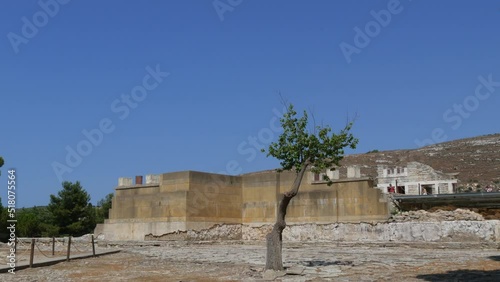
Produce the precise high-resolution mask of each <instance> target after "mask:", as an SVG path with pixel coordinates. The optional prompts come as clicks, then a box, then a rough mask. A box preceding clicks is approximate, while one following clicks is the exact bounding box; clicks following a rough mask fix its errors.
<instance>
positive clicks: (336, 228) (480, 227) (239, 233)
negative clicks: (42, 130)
mask: <svg viewBox="0 0 500 282" xmlns="http://www.w3.org/2000/svg"><path fill="white" fill-rule="evenodd" d="M136 228H137V227H136ZM271 229H272V224H261V225H258V224H253V225H248V224H243V225H241V224H216V225H213V226H212V227H210V228H207V229H200V230H187V231H186V230H178V231H169V232H165V233H146V235H142V236H140V238H139V237H137V238H128V236H126V234H121V236H102V237H100V238H99V239H104V240H109V241H114V240H136V241H143V240H146V241H169V240H188V241H214V240H216V241H219V240H244V241H264V240H265V238H266V235H267V234H268V233H269V232H270V231H271ZM136 231H139V230H136ZM142 232H143V233H142V234H145V233H144V232H145V230H143V231H142ZM137 233H138V232H137ZM121 237H123V238H121ZM283 240H285V241H288V242H301V241H302V242H315V241H316V242H322V241H323V242H367V243H380V242H394V243H400V242H401V243H425V242H460V243H461V242H463V243H494V244H498V243H500V220H482V221H466V220H459V221H434V222H417V221H409V222H386V223H331V224H310V223H308V224H293V225H288V226H287V228H286V229H285V230H284V231H283Z"/></svg>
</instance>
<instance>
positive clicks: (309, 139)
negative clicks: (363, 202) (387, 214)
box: [263, 104, 358, 270]
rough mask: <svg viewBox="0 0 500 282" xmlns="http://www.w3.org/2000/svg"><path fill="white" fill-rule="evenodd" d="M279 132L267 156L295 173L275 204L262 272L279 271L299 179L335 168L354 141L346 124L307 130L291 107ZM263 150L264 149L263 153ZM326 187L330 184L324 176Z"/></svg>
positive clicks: (304, 123)
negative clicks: (334, 130)
mask: <svg viewBox="0 0 500 282" xmlns="http://www.w3.org/2000/svg"><path fill="white" fill-rule="evenodd" d="M280 121H281V126H282V127H283V130H284V131H283V133H282V134H281V135H280V136H279V139H278V141H277V142H273V143H271V145H269V148H268V151H267V156H272V157H275V158H277V159H278V160H280V161H281V162H280V164H281V168H280V169H279V171H283V170H292V171H295V173H296V177H295V181H294V183H293V185H292V187H291V189H290V191H288V192H286V193H284V194H283V195H282V197H281V200H280V202H279V205H278V215H277V218H276V223H275V224H274V226H273V229H272V231H271V232H270V233H269V234H268V235H267V236H266V240H267V256H266V269H272V270H283V261H282V233H283V229H285V227H286V222H285V216H286V210H287V207H288V204H289V203H290V200H291V199H292V198H293V197H295V196H296V195H297V193H298V191H299V187H300V183H301V182H302V178H303V177H304V174H305V173H306V171H307V170H308V169H310V170H311V171H312V172H315V173H319V172H322V171H324V170H326V169H332V167H334V166H339V162H340V161H341V160H342V158H343V157H344V149H345V148H346V147H350V148H352V149H355V148H356V145H357V143H358V139H356V138H354V136H353V135H352V134H351V132H350V131H351V128H352V125H353V123H352V122H350V123H348V124H347V125H346V126H345V127H344V129H342V130H341V131H340V132H339V133H338V134H335V133H332V129H331V128H330V127H329V126H316V125H314V126H313V132H309V130H308V115H307V112H306V111H304V114H303V116H302V117H297V112H296V111H295V110H294V107H293V105H292V104H290V105H288V110H287V111H286V113H285V114H284V115H283V118H281V120H280ZM263 151H265V150H263ZM324 177H325V180H327V181H328V184H329V185H331V184H332V182H331V180H330V179H329V178H328V176H326V175H325V176H324Z"/></svg>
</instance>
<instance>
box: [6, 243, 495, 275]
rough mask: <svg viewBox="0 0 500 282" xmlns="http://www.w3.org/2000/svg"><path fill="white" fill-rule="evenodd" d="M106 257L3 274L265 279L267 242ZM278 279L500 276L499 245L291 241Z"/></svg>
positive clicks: (169, 247)
mask: <svg viewBox="0 0 500 282" xmlns="http://www.w3.org/2000/svg"><path fill="white" fill-rule="evenodd" d="M125 249H126V250H125V251H123V252H121V253H118V254H114V255H108V256H103V257H98V258H90V259H83V260H74V261H71V262H64V263H60V264H57V265H53V266H47V267H40V268H34V269H26V270H21V271H19V272H17V273H16V274H15V275H12V274H0V281H216V280H226V281H228V280H229V281H231V280H232V281H241V280H247V281H255V280H262V277H263V276H262V275H263V272H262V269H263V266H264V260H265V246H264V243H262V242H261V243H257V244H248V243H246V244H238V243H216V244H207V243H204V244H197V243H186V242H177V243H176V242H169V243H164V244H162V246H143V247H140V246H127V247H126V248H125ZM283 255H284V260H285V266H287V267H289V270H291V272H293V273H295V274H297V275H285V276H283V277H278V278H277V279H276V280H277V281H328V280H335V281H500V251H499V250H497V249H480V248H477V247H476V248H465V249H464V248H462V249H441V248H414V247H411V248H410V247H402V246H400V247H380V246H363V245H344V246H337V245H336V244H333V243H315V244H303V243H302V244H300V243H294V244H285V246H284V252H283Z"/></svg>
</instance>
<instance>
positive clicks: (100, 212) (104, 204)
mask: <svg viewBox="0 0 500 282" xmlns="http://www.w3.org/2000/svg"><path fill="white" fill-rule="evenodd" d="M112 200H113V193H109V194H108V195H106V197H104V199H101V200H99V202H97V209H96V223H104V220H105V219H108V218H109V209H111V202H112Z"/></svg>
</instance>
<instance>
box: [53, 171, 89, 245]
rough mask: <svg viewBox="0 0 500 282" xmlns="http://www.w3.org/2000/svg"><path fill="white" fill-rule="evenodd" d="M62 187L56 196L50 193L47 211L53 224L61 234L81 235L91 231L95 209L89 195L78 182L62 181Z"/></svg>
mask: <svg viewBox="0 0 500 282" xmlns="http://www.w3.org/2000/svg"><path fill="white" fill-rule="evenodd" d="M62 186H63V189H62V190H61V191H59V193H58V196H55V195H50V204H49V206H48V209H49V211H50V212H51V213H52V216H53V220H54V225H56V226H57V227H59V233H60V234H61V235H71V236H81V235H84V234H87V233H91V232H92V231H93V230H94V228H95V211H94V207H92V204H91V203H90V195H89V194H88V193H87V191H85V189H83V188H82V186H81V185H80V182H79V181H77V182H76V183H71V182H68V181H65V182H63V183H62Z"/></svg>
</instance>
